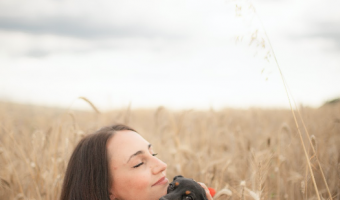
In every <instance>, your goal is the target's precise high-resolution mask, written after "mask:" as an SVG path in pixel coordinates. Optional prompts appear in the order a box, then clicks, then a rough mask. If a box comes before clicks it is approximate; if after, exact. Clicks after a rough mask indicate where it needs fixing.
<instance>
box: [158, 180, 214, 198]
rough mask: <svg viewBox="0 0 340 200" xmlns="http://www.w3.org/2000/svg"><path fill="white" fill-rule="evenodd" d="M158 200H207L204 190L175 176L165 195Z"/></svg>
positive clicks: (193, 182)
mask: <svg viewBox="0 0 340 200" xmlns="http://www.w3.org/2000/svg"><path fill="white" fill-rule="evenodd" d="M159 200H208V199H207V196H206V194H205V190H204V189H203V188H202V186H201V185H200V184H198V183H196V182H195V181H194V180H192V179H189V178H184V177H183V176H181V175H179V176H175V177H174V180H173V181H172V182H171V183H170V184H169V187H168V191H167V195H165V196H163V197H161V198H160V199H159Z"/></svg>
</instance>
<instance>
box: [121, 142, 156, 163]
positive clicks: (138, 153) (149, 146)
mask: <svg viewBox="0 0 340 200" xmlns="http://www.w3.org/2000/svg"><path fill="white" fill-rule="evenodd" d="M151 146H152V144H149V145H148V149H150V148H151ZM143 153H144V151H142V150H139V151H137V152H136V153H134V154H132V155H131V156H130V158H129V160H128V161H127V162H126V163H128V162H129V161H130V160H131V158H133V157H135V156H138V155H140V154H143Z"/></svg>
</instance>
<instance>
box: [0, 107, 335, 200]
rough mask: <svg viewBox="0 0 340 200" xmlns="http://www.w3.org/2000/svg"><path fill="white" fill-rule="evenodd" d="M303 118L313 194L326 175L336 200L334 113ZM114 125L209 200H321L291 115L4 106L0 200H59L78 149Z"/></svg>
mask: <svg viewBox="0 0 340 200" xmlns="http://www.w3.org/2000/svg"><path fill="white" fill-rule="evenodd" d="M300 111H301V116H302V117H303V119H304V123H305V124H304V125H305V126H306V128H307V130H308V131H309V134H310V135H313V136H312V137H311V138H312V139H311V143H312V145H313V146H312V145H310V143H309V141H308V138H307V137H306V136H305V134H304V130H300V132H302V139H303V141H304V144H305V145H306V149H307V151H308V157H309V161H310V164H311V167H312V170H313V174H314V177H315V181H316V184H317V189H318V192H319V194H320V196H321V198H323V199H329V195H328V191H327V187H326V185H325V183H324V180H323V175H322V173H323V174H324V177H325V179H326V181H327V184H328V187H329V190H330V193H331V195H332V196H333V199H335V200H339V199H340V189H339V188H340V145H339V144H340V104H336V105H328V106H324V107H321V108H318V109H312V108H306V107H303V108H301V109H300ZM113 123H125V124H128V125H130V126H132V127H133V128H135V129H136V130H138V131H139V132H140V134H141V135H143V136H144V137H145V138H146V139H147V140H149V141H150V142H151V143H152V144H153V145H154V146H155V150H156V151H157V152H158V153H159V157H160V158H161V159H162V160H164V161H165V162H166V163H167V164H168V178H170V179H171V178H172V177H173V176H175V175H178V174H182V175H184V176H187V177H191V178H194V179H195V180H199V181H202V182H205V183H206V184H207V185H208V186H211V187H214V188H215V189H216V190H217V195H216V198H215V199H297V200H301V199H318V197H317V196H316V192H315V189H314V186H313V183H312V180H311V173H310V171H309V170H308V165H307V161H306V159H305V155H304V152H303V148H302V145H301V141H300V136H299V133H298V130H297V128H296V125H295V121H294V118H293V116H292V113H291V111H290V110H268V109H267V110H265V109H256V108H254V109H248V110H235V109H224V110H220V111H215V110H209V111H195V110H186V111H177V112H174V111H170V110H167V109H165V108H163V107H160V108H158V109H155V110H130V109H126V108H125V109H121V110H115V111H111V112H106V113H101V114H99V113H96V112H82V111H70V110H62V109H52V108H44V107H36V106H25V105H18V104H12V103H0V166H1V168H0V199H46V200H55V199H57V198H58V195H59V193H60V188H61V184H62V180H63V174H64V171H65V167H66V165H67V161H68V158H69V156H70V153H71V152H72V150H73V148H74V146H75V145H76V143H77V141H79V139H80V138H81V137H83V136H84V135H86V134H88V133H91V132H93V131H95V130H97V129H98V128H100V127H102V126H105V125H110V124H113ZM298 123H299V124H300V126H301V127H303V124H302V122H300V121H298ZM313 148H314V151H315V153H314V151H313ZM321 165H322V170H323V172H322V171H321V170H320V169H321Z"/></svg>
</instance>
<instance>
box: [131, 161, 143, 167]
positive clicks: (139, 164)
mask: <svg viewBox="0 0 340 200" xmlns="http://www.w3.org/2000/svg"><path fill="white" fill-rule="evenodd" d="M142 164H144V162H141V163H139V164H138V165H135V166H133V168H137V167H139V166H141V165H142Z"/></svg>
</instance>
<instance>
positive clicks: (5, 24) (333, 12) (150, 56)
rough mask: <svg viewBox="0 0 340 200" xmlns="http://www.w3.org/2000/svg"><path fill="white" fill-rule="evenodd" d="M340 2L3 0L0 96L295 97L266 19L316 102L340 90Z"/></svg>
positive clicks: (188, 104) (109, 103)
mask: <svg viewBox="0 0 340 200" xmlns="http://www.w3.org/2000/svg"><path fill="white" fill-rule="evenodd" d="M254 8H255V9H254ZM339 8H340V1H338V0H324V1H320V0H319V1H315V0H300V1H293V0H257V1H241V0H239V1H231V0H230V1H226V0H223V1H222V0H214V1H212V0H171V1H169V0H167V1H166V0H142V1H141V0H134V1H131V0H124V1H123V0H122V1H115V0H112V1H103V0H96V1H93V0H72V1H71V0H30V1H25V0H1V1H0V100H5V101H16V102H21V103H33V104H42V105H51V106H61V107H68V106H70V105H71V106H72V107H74V108H85V109H86V108H88V105H86V104H85V103H84V102H82V101H81V100H76V99H77V97H79V96H84V97H87V98H88V99H90V100H91V101H92V102H93V103H94V104H95V105H97V106H98V107H99V108H100V109H102V110H103V109H110V108H117V107H122V106H127V105H128V104H129V103H131V105H132V107H134V108H137V107H156V106H160V105H163V106H167V107H170V108H176V109H182V108H197V109H206V108H209V107H213V108H221V107H242V108H247V107H253V106H256V107H258V106H261V107H288V106H289V104H288V100H287V97H286V94H285V90H284V88H283V84H282V80H281V78H280V76H279V72H278V68H277V65H276V63H275V62H274V59H273V54H272V53H271V52H270V48H269V43H268V41H267V39H266V37H265V32H264V30H266V32H267V35H268V36H269V39H270V42H271V44H272V46H273V49H274V52H275V54H276V57H277V59H278V63H279V65H280V67H281V69H282V71H283V74H284V77H285V79H286V81H287V82H288V85H289V89H290V91H291V93H292V94H293V97H294V98H295V100H296V101H297V103H302V104H304V105H309V106H320V105H321V104H322V103H324V102H325V101H326V100H329V99H332V98H335V97H339V96H340V78H339V76H340V12H338V10H339ZM261 21H262V24H263V26H264V28H265V29H263V27H262V25H261Z"/></svg>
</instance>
